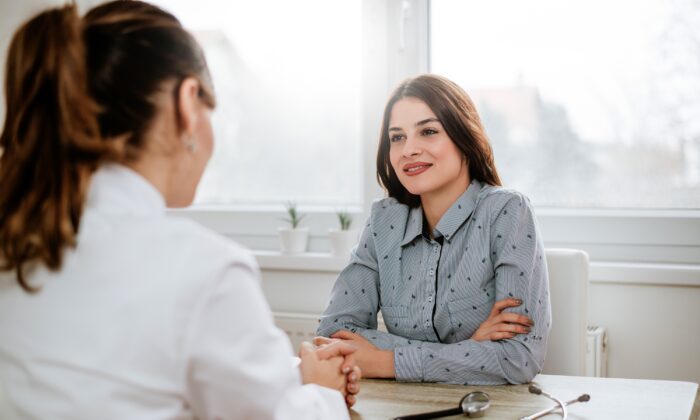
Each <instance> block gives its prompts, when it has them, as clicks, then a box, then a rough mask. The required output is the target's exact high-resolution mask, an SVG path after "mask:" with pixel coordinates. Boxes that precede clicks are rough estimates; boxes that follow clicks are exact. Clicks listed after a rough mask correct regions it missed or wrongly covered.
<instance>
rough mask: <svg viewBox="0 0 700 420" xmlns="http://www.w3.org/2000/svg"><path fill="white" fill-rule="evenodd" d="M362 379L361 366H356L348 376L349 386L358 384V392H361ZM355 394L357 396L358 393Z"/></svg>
mask: <svg viewBox="0 0 700 420" xmlns="http://www.w3.org/2000/svg"><path fill="white" fill-rule="evenodd" d="M360 379H362V372H361V371H360V367H359V366H355V367H354V368H353V369H352V371H350V373H349V374H348V384H358V387H357V390H358V391H359V390H360V388H359V382H360ZM353 394H356V392H353Z"/></svg>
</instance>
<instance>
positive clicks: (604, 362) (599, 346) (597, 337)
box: [586, 325, 608, 377]
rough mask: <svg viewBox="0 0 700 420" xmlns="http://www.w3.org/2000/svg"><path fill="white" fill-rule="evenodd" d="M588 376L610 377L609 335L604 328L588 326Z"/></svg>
mask: <svg viewBox="0 0 700 420" xmlns="http://www.w3.org/2000/svg"><path fill="white" fill-rule="evenodd" d="M586 376H597V377H607V376H608V333H607V330H606V329H605V328H603V327H596V326H590V325H589V326H588V331H587V334H586Z"/></svg>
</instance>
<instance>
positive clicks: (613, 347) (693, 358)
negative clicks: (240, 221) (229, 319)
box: [257, 253, 700, 383]
mask: <svg viewBox="0 0 700 420" xmlns="http://www.w3.org/2000/svg"><path fill="white" fill-rule="evenodd" d="M257 256H258V261H259V263H260V264H261V266H262V276H263V291H264V292H265V296H266V297H267V299H268V301H269V302H270V306H271V307H272V310H273V311H279V312H298V313H305V314H312V315H318V314H320V313H321V311H323V309H324V308H325V305H326V302H327V300H328V296H329V292H330V290H331V287H332V286H333V282H334V281H335V278H336V276H337V273H338V271H339V270H338V269H334V268H333V267H332V266H333V264H332V263H328V262H327V261H325V260H334V261H336V263H335V266H336V267H342V265H343V262H342V260H341V261H340V262H337V261H338V260H337V259H331V258H328V257H322V256H320V255H319V256H318V257H317V258H316V259H317V260H318V261H320V262H316V263H314V261H313V258H309V259H308V261H306V262H304V261H297V262H294V263H291V264H290V263H288V262H287V263H285V261H290V258H289V257H283V256H280V257H275V256H273V255H272V254H270V253H264V254H261V253H258V254H257ZM280 261H281V263H280ZM314 265H316V266H321V265H325V267H321V268H320V269H315V268H314ZM285 266H286V267H287V268H285ZM601 272H602V270H601V269H596V268H595V267H593V269H592V270H591V273H592V275H593V276H595V275H596V273H601ZM599 277H603V276H602V275H601V276H599ZM604 277H605V278H598V279H596V278H593V279H592V280H591V284H590V286H589V296H588V303H589V310H588V321H589V322H588V324H589V325H599V326H604V327H607V329H608V345H609V348H608V376H610V377H618V378H644V379H666V380H679V381H691V382H695V383H700V323H699V321H700V287H698V286H675V285H674V286H668V285H665V286H664V285H654V284H648V283H649V282H648V281H647V280H644V284H636V283H635V282H634V281H635V279H630V278H623V277H620V278H617V279H615V278H611V277H610V276H609V275H605V276H604ZM555 322H556V321H555Z"/></svg>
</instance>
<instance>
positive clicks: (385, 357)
mask: <svg viewBox="0 0 700 420" xmlns="http://www.w3.org/2000/svg"><path fill="white" fill-rule="evenodd" d="M325 340H329V339H325ZM337 340H341V342H346V343H351V344H352V345H353V346H354V347H356V348H357V351H356V352H355V353H354V354H353V357H354V359H355V362H356V363H357V365H358V366H359V367H360V370H361V371H362V375H364V377H365V378H394V377H395V376H396V372H395V371H394V352H393V351H392V350H381V349H379V348H377V347H376V346H375V345H374V344H372V343H370V342H369V341H367V339H365V338H364V337H363V336H361V335H360V334H355V333H352V332H350V331H346V330H341V331H338V332H336V333H335V334H333V335H331V339H330V341H329V342H330V343H333V342H337ZM323 341H324V340H315V342H316V343H322V342H323Z"/></svg>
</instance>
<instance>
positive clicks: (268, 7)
mask: <svg viewBox="0 0 700 420" xmlns="http://www.w3.org/2000/svg"><path fill="white" fill-rule="evenodd" d="M156 3H157V4H159V5H161V6H162V7H164V8H165V9H167V10H169V11H171V12H172V13H174V14H175V15H176V16H178V17H179V18H180V19H181V20H182V22H183V24H184V25H185V26H186V27H187V28H188V29H190V30H192V32H193V33H194V34H195V36H196V37H197V39H198V40H199V42H200V43H201V44H202V46H203V48H204V50H205V52H206V55H207V60H208V63H209V67H210V70H211V72H212V76H213V78H214V85H215V90H216V94H217V101H218V107H217V109H216V111H215V112H214V114H213V125H214V133H215V140H216V142H215V151H214V156H213V158H212V161H211V162H210V165H209V167H208V169H207V171H206V172H205V175H204V179H203V181H202V184H201V185H200V188H199V191H198V195H197V198H196V203H197V204H207V205H208V204H229V205H230V204H233V205H240V204H244V205H250V204H252V205H259V204H262V205H266V204H274V205H280V204H283V203H285V202H287V201H290V200H291V201H296V202H298V203H300V204H304V205H315V204H318V205H330V206H335V207H338V206H349V205H357V204H359V202H360V200H361V184H362V175H361V174H360V168H361V165H360V152H361V144H360V134H359V133H360V93H361V86H360V78H361V57H360V54H361V51H360V48H361V41H362V37H361V6H362V2H359V1H357V2H354V1H350V2H348V1H345V2H335V1H325V0H295V1H275V0H261V1H257V0H256V1H242V0H233V1H215V0H199V1H190V0H161V1H157V2H156Z"/></svg>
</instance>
